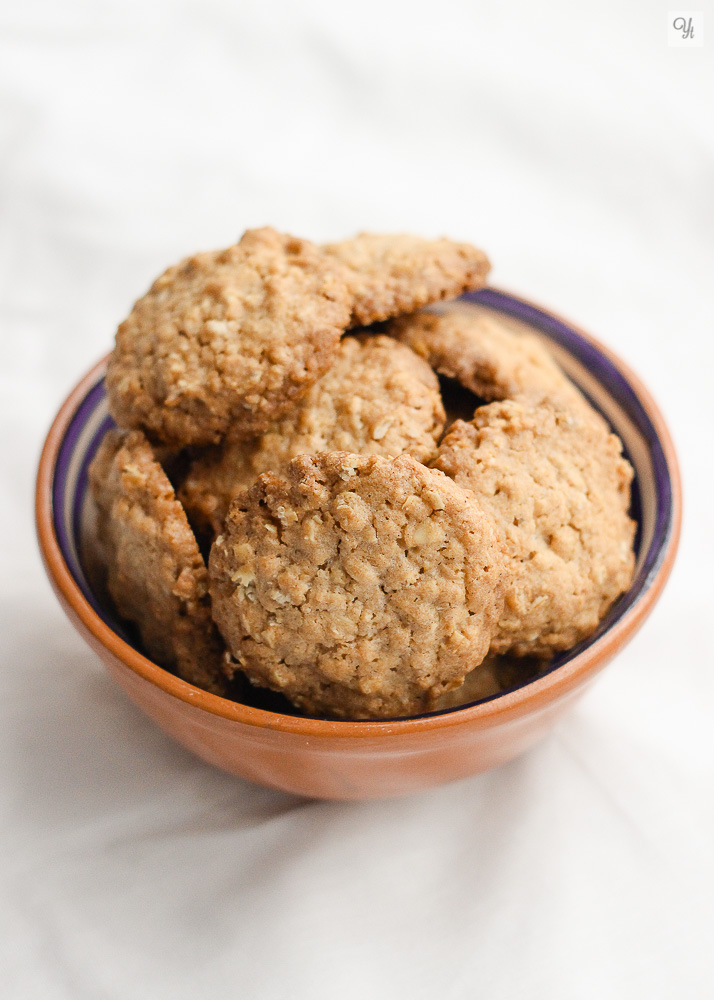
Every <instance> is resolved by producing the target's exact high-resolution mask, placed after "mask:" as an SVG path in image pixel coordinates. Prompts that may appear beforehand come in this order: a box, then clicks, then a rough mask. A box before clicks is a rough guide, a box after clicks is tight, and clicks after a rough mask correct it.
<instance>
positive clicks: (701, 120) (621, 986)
mask: <svg viewBox="0 0 714 1000" xmlns="http://www.w3.org/2000/svg"><path fill="white" fill-rule="evenodd" d="M696 6H697V8H698V9H702V8H704V11H705V16H706V18H707V19H708V22H707V27H708V30H709V32H710V38H709V40H708V41H707V40H705V44H704V47H703V48H699V49H693V50H688V49H669V48H668V47H667V45H666V12H667V8H666V6H665V5H664V4H652V3H644V2H640V0H630V2H628V3H627V4H622V3H619V2H616V0H599V2H598V3H593V2H592V0H588V2H585V3H579V4H573V3H572V2H565V0H545V2H543V3H541V4H530V3H528V2H527V0H505V2H504V3H501V4H496V3H478V2H470V3H465V2H464V3H459V2H456V0H442V2H441V3H438V4H433V3H430V4H426V3H417V2H414V0H411V2H410V3H409V4H407V3H406V2H405V3H395V2H393V0H381V2H376V0H365V2H362V3H360V4H359V5H357V4H340V3H337V2H334V0H333V2H328V0H302V2H301V3H300V4H289V3H287V2H284V3H279V2H267V0H263V2H261V3H255V4H249V3H234V4H231V3H229V2H227V0H225V2H219V0H203V2H198V0H185V2H183V3H173V4H172V3H168V2H166V3H149V2H146V0H142V2H138V0H131V2H126V3H120V2H116V0H115V2H113V3H106V2H104V0H101V2H97V0H94V2H92V0H86V2H82V0H73V2H68V0H56V2H53V3H50V2H48V3H43V4H37V3H34V2H27V0H25V2H23V3H21V4H20V3H14V4H11V3H10V2H9V0H5V2H4V3H3V4H2V5H1V6H0V12H1V13H0V136H1V138H0V142H1V148H2V160H1V163H0V171H1V175H0V324H1V336H2V364H1V366H0V380H1V382H0V385H1V391H0V417H1V419H2V432H1V434H0V441H1V442H2V458H1V460H0V480H1V484H2V493H1V496H2V500H1V503H2V510H1V512H0V513H1V517H0V523H1V524H2V556H1V559H0V586H1V587H2V605H1V612H2V624H1V627H2V632H1V634H2V661H1V672H0V683H1V685H2V690H1V694H0V745H1V746H2V760H3V763H2V769H1V771H0V808H1V809H2V824H1V826H0V858H2V863H0V984H1V986H0V991H1V992H2V995H3V996H4V997H7V998H8V1000H10V998H12V1000H15V998H23V1000H32V998H42V1000H55V998H58V1000H59V998H72V1000H78V998H122V1000H124V998H130V1000H134V998H147V1000H148V998H151V1000H162V998H171V1000H183V998H192V1000H193V998H197V997H212V998H217V997H224V996H225V997H229V996H240V997H246V998H253V997H260V998H268V1000H272V998H283V997H290V998H292V997H297V998H310V1000H313V998H316V1000H320V998H332V997H335V996H339V997H341V998H345V1000H350V998H357V997H364V996H369V997H375V998H395V997H396V998H401V997H409V998H422V997H423V998H433V997H443V998H448V1000H451V998H454V1000H456V998H462V997H464V998H471V997H487V998H493V1000H501V998H520V997H523V998H528V1000H540V998H543V1000H546V998H547V1000H560V998H562V1000H581V998H582V1000H586V998H587V1000H590V998H598V1000H599V998H602V997H612V998H640V997H643V998H645V997H646V998H650V1000H655V998H665V997H667V998H669V997H672V996H675V995H676V996H682V997H687V998H708V997H711V996H712V995H714V968H713V965H712V958H711V955H710V946H711V942H712V938H713V933H712V932H713V931H714V904H713V902H712V897H713V895H714V866H713V864H712V842H713V840H714V732H713V730H714V726H713V721H714V711H713V707H712V706H713V702H714V679H713V672H712V667H713V666H714V656H713V649H712V639H711V635H712V608H711V605H712V596H713V594H712V585H711V579H712V565H713V561H714V551H713V546H712V530H711V525H712V517H711V506H712V491H713V488H714V482H713V476H712V458H711V456H712V445H711V435H712V404H711V398H712V375H713V374H714V373H713V370H712V369H713V366H712V360H713V351H712V329H713V327H712V320H713V318H714V309H713V308H712V306H713V303H712V275H713V274H714V228H713V227H714V113H713V112H714V107H713V105H714V59H713V58H712V52H713V51H714V7H713V5H712V3H711V0H698V2H697V5H696ZM265 223H271V224H273V225H275V226H276V227H278V228H280V229H284V230H287V231H294V232H296V233H298V234H301V235H305V236H307V237H310V238H313V239H317V240H322V239H327V238H341V237H343V236H346V235H349V234H351V233H352V232H354V231H356V230H359V229H363V228H364V229H375V230H385V231H390V230H407V231H413V232H416V233H421V234H424V235H434V236H436V235H440V234H448V235H451V236H454V237H458V238H464V239H468V240H472V241H474V242H476V243H477V244H479V245H483V246H484V247H485V248H486V249H487V251H488V252H489V254H490V255H491V257H492V260H493V262H494V272H493V281H494V283H496V284H501V285H502V286H504V287H507V288H510V289H513V290H514V291H518V292H520V293H522V294H524V295H526V296H531V297H532V298H534V299H535V300H536V301H540V302H542V303H544V304H546V305H549V306H551V307H553V308H554V309H556V310H558V311H560V312H562V313H563V314H564V315H566V316H569V317H571V318H572V319H574V320H575V321H576V322H579V323H580V324H581V325H583V326H584V327H585V328H587V329H590V330H592V332H594V333H595V334H596V335H598V336H600V337H601V338H602V339H604V340H605V341H606V342H608V343H609V344H611V345H612V346H613V347H614V348H615V349H616V350H617V351H618V352H619V353H620V354H621V355H622V356H623V357H624V358H625V359H626V360H627V361H628V362H630V363H631V364H632V365H633V366H634V367H635V369H636V370H637V371H638V372H639V373H640V374H641V375H642V376H643V377H644V379H645V381H646V382H647V383H648V384H649V386H650V387H651V389H652V390H653V392H654V393H655V396H656V398H657V399H658V400H659V402H660V404H661V405H662V407H663V409H664V412H665V414H666V416H667V418H668V420H669V421H670V423H671V427H672V429H673V432H674V435H675V438H676V442H677V446H678V448H679V452H680V456H681V460H682V466H683V474H684V486H685V498H686V509H685V525H684V533H683V540H682V546H681V550H680V556H679V560H678V563H677V566H676V568H675V571H674V574H673V577H672V580H671V582H670V585H669V587H668V589H667V590H666V592H665V595H664V597H663V598H662V600H661V602H660V603H659V605H658V606H657V608H656V611H655V613H654V615H653V616H652V618H651V619H650V621H648V623H647V624H646V625H645V627H644V628H643V629H642V631H641V632H640V634H639V635H638V636H637V637H636V639H635V640H634V641H633V642H632V643H631V645H630V646H629V647H628V648H627V649H626V650H625V651H624V652H623V653H622V654H621V655H620V656H619V657H618V659H617V660H616V662H615V663H614V664H613V665H612V666H611V667H610V668H609V670H608V671H607V672H606V673H605V674H604V675H603V677H602V679H601V680H600V682H599V683H598V685H596V687H595V688H594V689H593V690H592V692H591V693H590V694H588V696H587V697H586V698H585V699H584V700H583V701H582V702H581V704H580V705H579V706H578V708H577V709H576V710H575V711H574V712H573V713H572V714H571V715H570V716H569V718H568V719H567V720H566V721H564V722H563V723H562V724H561V725H560V726H558V728H557V730H556V731H555V732H554V734H553V735H552V737H550V738H549V739H548V740H547V741H546V742H544V743H543V744H542V745H540V746H539V747H538V748H537V749H536V750H535V751H533V752H532V753H530V754H529V755H528V756H526V757H524V758H522V759H520V760H518V761H516V762H515V763H513V764H511V765H510V766H508V767H505V768H503V769H501V770H500V771H498V772H494V773H490V774H487V775H484V776H481V777H477V778H474V779H472V780H468V781H465V782H462V783H459V784H457V785H454V786H451V787H446V788H443V789H440V790H436V791H433V792H431V793H429V794H425V795H421V796H418V797H414V798H411V799H406V800H401V801H390V802H384V803H378V804H370V803H365V804H358V805H340V804H329V803H314V802H306V801H301V800H296V799H294V798H290V797H288V796H284V795H281V794H278V793H274V792H270V791H266V790H263V789H261V788H258V787H254V786H251V785H249V784H247V783H242V782H240V781H238V780H235V779H233V778H230V777H228V776H225V775H223V774H221V773H219V772H217V771H214V770H211V769H210V768H208V767H206V766H204V765H202V764H201V763H199V762H198V761H196V760H194V759H193V758H192V757H190V756H189V755H188V754H187V753H186V752H184V751H182V750H181V749H179V748H178V747H176V746H174V745H173V744H172V743H171V742H170V741H169V740H168V739H167V738H166V737H164V736H163V735H162V734H161V733H160V732H158V731H157V730H156V729H155V728H154V727H153V726H152V725H151V724H150V723H149V722H148V721H146V720H145V719H144V718H143V717H142V716H141V715H140V714H139V713H138V711H136V710H135V709H134V708H133V707H132V705H131V704H129V703H128V702H127V700H126V699H125V698H124V696H123V695H122V693H121V692H120V691H119V690H118V689H116V688H115V687H114V686H113V685H112V684H111V683H110V681H109V680H108V679H107V678H106V677H105V676H104V674H103V672H102V670H101V668H100V666H99V663H98V661H97V659H96V657H95V656H94V655H93V654H92V653H91V652H90V651H89V650H88V648H87V647H86V646H85V645H84V644H83V642H82V641H81V640H80V639H79V637H78V636H77V635H76V634H75V633H74V631H73V630H72V627H71V626H70V624H69V623H68V621H67V620H66V619H65V618H64V616H63V614H62V612H61V611H60V609H59V606H58V604H57V602H56V601H55V599H54V597H53V595H52V593H51V591H50V588H49V585H48V583H47V582H46V580H45V578H44V574H43V571H42V568H41V565H40V561H39V557H38V555H37V550H36V544H35V541H34V533H33V525H32V516H31V510H32V489H33V476H34V470H35V465H36V462H37V458H38V454H39V449H40V446H41V441H42V439H43V436H44V433H45V432H46V429H47V427H48V425H49V422H50V420H51V418H52V416H53V414H54V412H55V411H56V408H57V406H58V405H59V403H60V402H61V400H62V399H63V398H64V396H65V394H66V392H67V391H68V390H69V388H70V387H71V386H72V385H73V384H74V383H75V381H76V380H77V378H78V377H79V376H80V375H81V374H82V373H83V372H84V371H85V370H86V369H87V368H88V367H89V365H90V364H91V363H92V362H94V361H95V360H96V359H97V358H98V357H99V356H100V355H101V354H103V353H104V352H105V351H106V350H107V349H108V348H109V346H110V344H111V341H112V337H113V333H114V329H115V327H116V324H117V322H118V321H119V320H120V319H121V318H122V317H123V315H124V314H125V313H126V312H127V310H128V309H129V307H130V305H131V303H132V301H133V299H134V298H135V297H136V296H137V295H139V294H140V293H141V292H142V291H143V290H144V289H145V288H146V287H147V286H148V284H149V282H150V281H151V279H152V278H153V277H154V276H155V275H156V274H157V273H158V272H159V271H161V270H162V269H163V268H164V267H165V266H166V265H167V264H168V263H170V262H173V261H174V260H176V259H177V258H179V257H180V256H182V255H183V254H186V253H188V252H190V251H193V250H195V249H199V248H210V247H214V246H220V245H223V244H227V243H229V242H231V241H233V240H234V239H235V238H236V237H237V236H238V235H239V234H240V233H241V232H242V230H243V229H244V228H245V227H247V226H251V225H262V224H265Z"/></svg>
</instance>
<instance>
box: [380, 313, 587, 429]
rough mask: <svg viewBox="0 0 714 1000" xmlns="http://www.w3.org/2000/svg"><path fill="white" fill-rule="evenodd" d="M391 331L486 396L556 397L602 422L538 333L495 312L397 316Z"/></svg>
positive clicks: (530, 399) (443, 371)
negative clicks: (518, 326) (511, 324)
mask: <svg viewBox="0 0 714 1000" xmlns="http://www.w3.org/2000/svg"><path fill="white" fill-rule="evenodd" d="M386 332H387V333H389V334H390V336H393V337H396V338H397V339H398V340H400V341H401V342H402V343H403V344H408V345H409V347H411V348H412V350H414V351H416V353H417V354H419V355H421V357H423V358H425V359H426V360H427V361H428V362H429V364H430V365H431V366H432V368H435V369H436V371H438V372H439V373H440V374H442V375H446V376H448V377H449V378H453V379H457V380H458V381H459V382H460V383H461V385H463V386H464V387H465V388H466V389H469V390H470V391H471V392H473V393H475V394H476V395H477V396H480V397H481V398H482V399H486V400H489V401H491V400H500V399H516V400H522V401H528V402H531V403H538V402H540V401H541V400H543V399H547V398H549V397H554V398H557V399H561V400H562V401H563V402H564V403H566V404H568V405H570V406H571V407H573V408H575V407H583V406H584V407H586V408H587V409H588V411H589V412H590V413H591V414H592V415H593V418H594V419H595V420H596V421H598V422H599V421H600V418H599V416H598V415H597V414H596V413H595V411H594V410H593V409H592V407H591V406H590V404H589V403H588V402H587V400H586V399H585V398H584V396H583V395H582V394H581V393H580V392H579V391H578V389H576V387H575V386H574V385H573V383H572V382H571V381H570V379H569V378H568V377H567V376H566V375H565V374H564V373H563V371H562V370H561V369H560V368H559V367H558V365H557V364H556V363H555V361H554V360H553V358H552V357H551V355H550V354H549V352H548V350H547V348H546V347H545V346H544V344H543V342H542V341H541V340H540V339H539V338H538V337H536V336H534V335H533V334H528V333H516V332H514V331H513V330H511V329H510V328H509V327H508V326H506V325H505V324H504V323H503V321H502V320H499V319H498V318H497V317H495V316H493V315H491V314H490V313H487V312H485V311H482V310H477V309H474V308H473V307H472V306H469V305H460V306H456V307H450V308H449V309H448V310H446V311H444V312H428V311H425V312H419V313H415V314H414V315H413V316H400V317H398V318H397V319H395V320H393V321H392V322H391V323H390V324H389V326H388V327H387V329H386Z"/></svg>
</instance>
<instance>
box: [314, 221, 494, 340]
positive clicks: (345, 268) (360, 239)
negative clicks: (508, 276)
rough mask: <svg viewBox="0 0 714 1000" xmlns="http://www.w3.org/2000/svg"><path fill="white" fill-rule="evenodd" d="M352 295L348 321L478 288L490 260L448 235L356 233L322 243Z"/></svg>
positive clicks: (357, 322) (373, 318)
mask: <svg viewBox="0 0 714 1000" xmlns="http://www.w3.org/2000/svg"><path fill="white" fill-rule="evenodd" d="M322 249H323V251H324V253H325V254H326V255H327V256H328V257H330V258H332V260H334V261H336V262H338V263H339V265H340V269H339V270H340V274H341V276H342V277H343V278H344V280H345V281H346V283H347V285H348V287H349V290H350V293H351V295H352V299H353V302H352V321H351V325H352V326H367V325H369V324H370V323H375V322H377V321H378V320H385V319H389V318H390V317H391V316H397V315H399V314H400V313H411V312H414V310H415V309H420V308H421V307H422V306H425V305H428V304H429V303H430V302H438V301H439V300H441V299H451V298H454V296H456V295H461V294H462V293H463V292H470V291H474V290H476V289H477V288H483V286H484V285H485V284H486V277H487V275H488V272H489V270H490V268H491V265H490V263H489V261H488V258H487V257H486V254H485V253H484V252H483V251H482V250H477V249H476V247H473V246H471V245H470V244H469V243H456V242H454V241H453V240H447V239H438V240H426V239H422V238H420V237H418V236H408V235H403V234H396V235H380V234H376V233H360V234H359V236H355V237H354V238H353V239H350V240H344V241H343V242H341V243H330V244H327V245H326V246H324V247H323V248H322Z"/></svg>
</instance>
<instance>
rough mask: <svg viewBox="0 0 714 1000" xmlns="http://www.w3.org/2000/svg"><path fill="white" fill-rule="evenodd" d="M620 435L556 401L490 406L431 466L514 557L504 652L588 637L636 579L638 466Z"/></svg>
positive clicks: (497, 643) (544, 649)
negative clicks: (465, 496)
mask: <svg viewBox="0 0 714 1000" xmlns="http://www.w3.org/2000/svg"><path fill="white" fill-rule="evenodd" d="M621 452H622V446H621V443H620V440H619V438H617V437H616V436H615V435H614V434H610V433H609V432H608V431H607V429H606V428H604V426H603V425H602V424H601V423H599V422H596V421H593V420H592V419H590V418H589V416H588V415H587V414H586V413H584V412H582V411H580V410H578V409H575V410H573V411H571V410H568V409H566V408H565V407H563V406H562V405H560V404H557V403H544V404H541V405H539V406H533V407H531V406H529V405H527V404H524V403H521V402H512V401H505V402H500V403H491V404H490V405H489V406H483V407H481V408H480V409H478V410H477V411H476V414H475V416H474V419H473V420H472V421H471V422H470V423H465V422H464V421H457V422H456V423H455V424H454V425H453V426H452V427H451V429H450V431H449V433H448V434H447V435H446V437H445V438H444V440H443V441H442V443H441V446H440V448H439V453H438V457H437V459H436V460H435V462H434V463H433V464H434V466H435V467H436V468H438V469H441V470H442V471H444V472H445V473H446V474H447V475H448V476H450V477H451V478H452V479H453V480H454V481H455V482H456V483H458V484H459V485H461V486H463V487H465V488H466V489H469V490H472V491H473V492H474V493H475V494H476V496H477V498H478V500H479V503H480V504H481V506H482V507H483V508H484V509H485V510H486V511H488V512H489V513H490V514H491V516H492V517H493V518H494V519H495V520H496V521H497V522H498V524H499V525H500V528H501V531H502V532H503V535H504V537H505V540H506V551H507V553H508V556H509V564H508V580H507V583H506V600H505V606H504V611H503V615H502V617H501V619H500V621H499V625H498V630H497V632H496V635H495V637H494V640H493V644H492V649H493V650H494V651H495V652H497V653H502V652H505V651H507V650H512V651H513V652H514V653H516V654H517V655H519V656H523V655H529V654H532V655H535V656H547V655H550V654H551V653H553V652H555V651H556V650H563V649H569V648H570V647H571V646H574V645H575V643H577V642H579V641H580V640H581V639H584V638H586V637H587V636H588V635H590V634H591V633H592V632H593V631H594V630H595V628H596V627H597V624H598V622H599V621H600V619H601V618H602V617H603V615H604V614H605V613H606V612H607V610H608V609H609V607H610V606H611V605H612V603H613V601H614V600H615V599H616V598H617V597H618V596H619V595H620V594H621V593H623V591H625V590H626V589H627V587H628V586H629V584H630V581H631V578H632V571H633V567H634V554H633V551H632V542H633V538H634V532H635V525H634V523H633V522H632V521H631V520H630V518H629V517H628V513H627V512H628V508H629V501H630V483H631V481H632V475H633V473H632V468H631V466H630V464H629V463H628V462H627V461H626V460H625V459H624V458H623V457H622V453H621Z"/></svg>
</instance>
